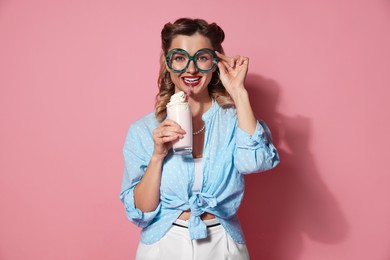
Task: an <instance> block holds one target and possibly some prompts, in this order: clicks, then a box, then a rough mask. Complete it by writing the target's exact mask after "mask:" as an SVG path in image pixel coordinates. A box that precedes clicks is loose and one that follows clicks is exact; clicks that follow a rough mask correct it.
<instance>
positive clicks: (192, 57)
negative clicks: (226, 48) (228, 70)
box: [165, 48, 218, 73]
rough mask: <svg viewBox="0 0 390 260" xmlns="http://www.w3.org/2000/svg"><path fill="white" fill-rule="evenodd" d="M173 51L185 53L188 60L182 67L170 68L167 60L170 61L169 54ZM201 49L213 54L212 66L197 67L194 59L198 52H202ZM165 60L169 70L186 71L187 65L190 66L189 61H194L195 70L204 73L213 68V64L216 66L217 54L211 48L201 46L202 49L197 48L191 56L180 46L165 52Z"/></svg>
mask: <svg viewBox="0 0 390 260" xmlns="http://www.w3.org/2000/svg"><path fill="white" fill-rule="evenodd" d="M175 51H180V52H182V53H184V54H186V55H187V57H188V62H187V65H186V66H185V67H184V69H181V70H175V69H174V68H172V66H171V65H170V64H169V62H170V58H169V56H170V55H171V54H172V53H173V52H175ZM202 51H209V52H210V53H211V54H212V55H213V66H211V68H210V69H207V70H202V69H200V68H199V67H198V64H197V62H196V60H195V57H196V55H198V53H199V52H202ZM165 61H166V63H167V66H168V68H169V69H170V70H172V71H173V72H175V73H182V72H184V71H186V70H187V69H188V66H190V63H191V61H193V62H194V66H195V68H196V69H197V70H199V71H200V72H203V73H206V72H209V71H211V70H213V69H214V68H215V66H217V63H218V57H217V54H216V53H215V51H214V50H212V49H209V48H202V49H200V50H198V51H197V52H195V54H194V55H193V56H191V55H190V54H189V53H188V52H187V51H186V50H183V49H180V48H175V49H172V50H170V51H169V52H168V53H167V55H166V56H165Z"/></svg>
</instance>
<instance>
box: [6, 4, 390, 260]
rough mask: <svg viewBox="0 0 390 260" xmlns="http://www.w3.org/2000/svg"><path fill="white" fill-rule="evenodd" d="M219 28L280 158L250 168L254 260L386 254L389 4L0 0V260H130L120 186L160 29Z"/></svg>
mask: <svg viewBox="0 0 390 260" xmlns="http://www.w3.org/2000/svg"><path fill="white" fill-rule="evenodd" d="M181 16H189V17H203V18H205V19H207V20H208V21H215V22H217V23H218V24H220V25H221V26H222V28H224V30H225V32H226V35H227V36H226V41H225V44H224V47H225V51H226V52H227V54H230V55H235V54H242V55H245V56H249V57H250V58H251V60H250V71H249V75H248V79H247V86H248V89H249V91H250V93H251V99H252V102H253V104H254V108H255V111H256V114H257V115H258V117H261V118H264V119H265V120H266V122H267V123H268V124H269V126H270V127H271V129H272V130H273V134H274V139H275V143H276V145H277V147H278V148H279V151H280V154H281V159H282V163H281V164H280V166H278V168H277V169H276V170H274V171H271V172H268V173H265V174H262V175H261V174H257V175H252V176H248V177H247V178H246V181H247V189H246V196H245V200H244V203H243V207H242V208H241V210H240V217H241V219H242V223H243V227H244V230H245V233H246V237H247V240H248V247H249V250H250V252H251V255H252V259H267V260H313V259H315V260H321V259H332V260H367V259H370V260H389V259H390V221H389V219H390V203H389V202H388V200H389V197H390V189H389V187H388V186H389V182H390V175H389V170H388V168H389V167H388V163H389V158H388V157H389V151H388V147H389V146H390V138H389V132H390V123H389V118H390V102H389V97H390V91H389V88H390V33H389V32H390V30H389V29H390V2H389V1H387V0H365V1H364V0H332V1H329V0H319V1H310V0H298V1H287V0H284V1H282V0H274V1H265V0H252V1H232V0H228V1H222V0H220V1H208V0H207V1H206V0H202V1H196V2H188V1H187V2H183V1H179V0H169V1H155V2H154V3H151V2H149V1H143V2H142V3H141V1H133V2H132V1H124V0H117V1H111V0H110V1H109V0H98V1H86V0H82V1H75V0H70V1H52V0H36V1H27V0H19V1H18V0H14V1H10V0H2V1H1V2H0V124H1V125H0V259H1V260H24V259H31V260H38V259H39V260H46V259H47V260H52V259H55V260H65V259H71V260H79V259H80V260H84V259H85V260H89V259H91V260H92V259H93V260H100V259H101V260H106V259H116V260H121V259H123V260H125V259H133V257H134V254H135V250H136V246H137V243H138V238H139V230H138V229H137V228H136V227H134V226H133V225H132V224H131V223H130V222H129V221H128V220H127V218H126V216H125V212H124V209H123V206H122V204H121V202H120V201H119V197H118V196H119V191H120V185H121V178H122V168H123V161H122V154H121V152H122V146H123V142H124V138H125V135H126V132H127V129H128V127H129V125H130V123H131V122H132V121H133V120H135V119H138V118H140V117H141V116H143V115H145V114H147V113H149V112H151V111H152V109H153V103H154V96H155V93H156V90H157V87H156V80H157V72H158V66H159V63H158V61H159V53H160V39H159V36H160V31H161V28H162V26H163V24H164V23H165V22H168V21H174V20H175V19H176V18H178V17H181Z"/></svg>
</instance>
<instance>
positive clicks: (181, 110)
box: [167, 91, 192, 154]
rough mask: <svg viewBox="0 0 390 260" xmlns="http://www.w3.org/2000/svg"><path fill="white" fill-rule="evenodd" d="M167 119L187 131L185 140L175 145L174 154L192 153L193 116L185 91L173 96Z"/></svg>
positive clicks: (182, 139)
mask: <svg viewBox="0 0 390 260" xmlns="http://www.w3.org/2000/svg"><path fill="white" fill-rule="evenodd" d="M167 118H168V119H170V120H173V121H175V122H176V123H178V124H179V125H180V126H181V128H183V130H184V131H186V133H185V134H184V136H183V138H181V139H179V140H177V141H176V142H174V143H173V146H172V149H173V152H174V153H175V154H189V153H192V114H191V109H190V106H189V104H188V102H186V95H185V94H184V92H183V91H180V92H177V93H176V94H174V95H172V96H171V100H170V101H169V103H168V104H167Z"/></svg>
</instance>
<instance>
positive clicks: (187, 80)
mask: <svg viewBox="0 0 390 260" xmlns="http://www.w3.org/2000/svg"><path fill="white" fill-rule="evenodd" d="M198 80H199V78H184V81H186V82H190V83H192V82H195V81H198Z"/></svg>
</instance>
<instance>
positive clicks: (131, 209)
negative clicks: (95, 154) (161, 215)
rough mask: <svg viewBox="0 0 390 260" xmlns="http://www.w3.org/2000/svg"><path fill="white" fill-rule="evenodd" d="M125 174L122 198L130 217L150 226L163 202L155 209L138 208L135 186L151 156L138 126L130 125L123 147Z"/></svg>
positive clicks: (142, 225) (138, 222) (136, 223)
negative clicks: (142, 142) (137, 132)
mask: <svg viewBox="0 0 390 260" xmlns="http://www.w3.org/2000/svg"><path fill="white" fill-rule="evenodd" d="M123 156H124V174H123V179H122V189H121V192H120V199H121V201H122V202H123V204H124V206H125V210H126V215H127V217H128V219H129V220H130V221H131V222H133V223H134V224H135V225H137V226H139V227H146V226H148V225H149V224H150V223H151V222H152V221H153V219H154V218H155V216H156V215H157V214H158V212H159V211H160V207H161V203H159V205H158V206H157V208H156V209H155V210H154V211H151V212H142V211H141V210H140V209H138V208H136V206H135V201H134V188H135V186H136V185H137V184H138V183H139V182H140V181H141V179H142V176H143V175H144V172H145V170H146V167H147V165H148V162H149V160H148V158H149V156H148V155H147V153H146V152H145V150H144V149H143V147H142V146H141V143H140V141H139V137H137V134H136V127H130V129H129V132H128V134H127V137H126V141H125V145H124V147H123Z"/></svg>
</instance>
